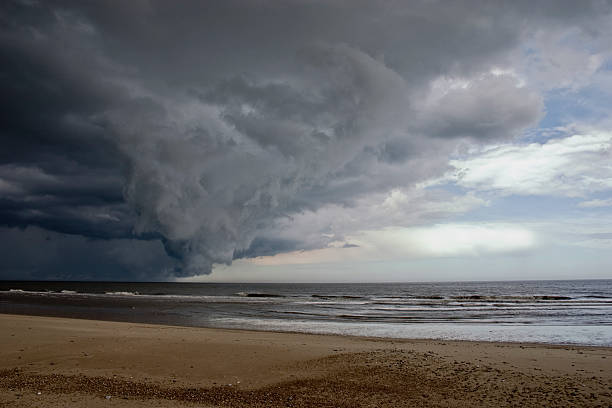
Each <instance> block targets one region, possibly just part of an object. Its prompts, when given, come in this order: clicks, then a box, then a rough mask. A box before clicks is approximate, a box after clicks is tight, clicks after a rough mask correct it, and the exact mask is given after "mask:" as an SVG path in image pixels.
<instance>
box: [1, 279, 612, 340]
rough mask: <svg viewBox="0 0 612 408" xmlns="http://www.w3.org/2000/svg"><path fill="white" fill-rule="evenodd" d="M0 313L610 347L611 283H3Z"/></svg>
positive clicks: (398, 336)
mask: <svg viewBox="0 0 612 408" xmlns="http://www.w3.org/2000/svg"><path fill="white" fill-rule="evenodd" d="M0 313H23V314H37V315H47V316H65V317H80V318H90V319H104V320H117V321H130V322H145V323H164V324H174V325H185V326H202V327H227V328H244V329H258V330H279V331H298V332H311V333H338V334H352V335H365V336H380V337H396V338H441V339H470V340H495V341H532V342H546V343H575V344H593V345H606V346H612V280H583V281H578V280H576V281H515V282H448V283H391V284H390V283H377V284H218V283H125V282H122V283H112V282H15V281H12V282H6V281H5V282H0Z"/></svg>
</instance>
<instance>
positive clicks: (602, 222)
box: [0, 0, 612, 281]
mask: <svg viewBox="0 0 612 408" xmlns="http://www.w3.org/2000/svg"><path fill="white" fill-rule="evenodd" d="M0 61H2V63H1V64H0V84H1V91H2V92H0V98H1V103H2V107H3V108H2V109H1V110H0V115H1V118H2V119H1V121H0V143H1V144H0V278H2V279H82V280H87V279H95V280H174V279H180V280H196V281H211V280H212V281H431V280H505V279H581V278H612V160H611V159H612V119H610V117H611V116H612V115H611V113H612V3H611V2H609V1H603V0H596V1H595V0H594V1H574V0H568V1H561V0H559V1H544V0H543V1H537V2H534V1H507V2H501V1H499V2H493V1H434V0H427V1H425V0H424V1H369V0H368V1H365V0H364V1H359V0H357V1H356V0H345V1H341V0H282V1H281V0H278V1H269V0H257V1H256V0H252V1H250V0H247V1H245V0H239V1H238V0H237V1H232V0H224V1H165V0H164V1H162V0H150V1H146V0H138V1H137V0H134V1H81V0H75V1H52V0H44V1H43V0H40V1H39V0H6V1H3V2H2V4H1V5H0Z"/></svg>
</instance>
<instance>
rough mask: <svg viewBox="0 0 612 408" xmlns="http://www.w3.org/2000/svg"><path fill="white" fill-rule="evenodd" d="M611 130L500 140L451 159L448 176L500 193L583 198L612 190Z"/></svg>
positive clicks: (477, 187)
mask: <svg viewBox="0 0 612 408" xmlns="http://www.w3.org/2000/svg"><path fill="white" fill-rule="evenodd" d="M611 159H612V133H605V132H600V133H592V134H585V135H581V134H578V135H574V136H570V137H565V138H559V139H551V140H549V141H548V142H546V143H544V144H540V143H531V144H528V145H510V144H504V145H498V146H494V147H491V148H488V149H486V150H483V151H481V152H479V153H476V154H473V155H471V156H470V157H468V158H465V159H460V160H452V161H451V165H452V166H453V167H455V168H456V172H455V174H454V175H452V176H450V179H451V180H454V181H455V182H456V183H457V184H458V185H460V186H462V187H466V188H471V189H477V190H484V191H495V192H498V193H500V194H504V195H510V194H522V195H555V196H566V197H584V196H586V195H588V194H590V193H593V192H598V191H606V190H609V189H612V161H611Z"/></svg>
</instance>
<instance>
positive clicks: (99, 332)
mask: <svg viewBox="0 0 612 408" xmlns="http://www.w3.org/2000/svg"><path fill="white" fill-rule="evenodd" d="M611 405H612V349H611V348H601V347H576V346H551V345H535V344H510V343H485V342H460V341H435V340H387V339H385V340H382V339H371V338H359V337H343V336H327V335H323V336H322V335H307V334H292V333H272V332H254V331H242V330H222V329H206V328H193V327H174V326H158V325H147V324H134V323H117V322H104V321H92V320H77V319H63V318H51V317H32V316H15V315H0V407H37V406H45V407H60V406H92V407H96V406H109V407H110V406H125V407H141V406H142V407H149V406H164V407H165V406H172V407H174V406H176V407H183V406H205V407H214V406H231V407H251V406H252V407H286V406H293V407H381V406H388V407H421V406H435V407H473V406H491V407H492V406H495V407H504V406H526V407H541V406H559V407H568V406H576V407H590V406H592V407H609V406H611Z"/></svg>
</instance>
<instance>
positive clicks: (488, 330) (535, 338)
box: [213, 318, 612, 347]
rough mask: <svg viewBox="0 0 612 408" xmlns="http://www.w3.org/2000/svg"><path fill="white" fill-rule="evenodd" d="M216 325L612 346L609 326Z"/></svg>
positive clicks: (238, 321)
mask: <svg viewBox="0 0 612 408" xmlns="http://www.w3.org/2000/svg"><path fill="white" fill-rule="evenodd" d="M213 325H214V326H215V327H219V328H239V329H252V330H265V331H286V332H297V333H312V334H337V335H346V336H364V337H380V338H395V339H436V340H469V341H495V342H513V343H547V344H575V345H590V346H606V347H612V326H537V325H536V326H534V325H490V324H486V325H479V324H469V325H465V324H452V323H436V324H416V325H404V324H381V323H350V322H349V323H341V324H338V323H335V322H288V321H285V320H275V319H257V320H255V319H240V318H225V319H218V320H216V321H214V322H213Z"/></svg>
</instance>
